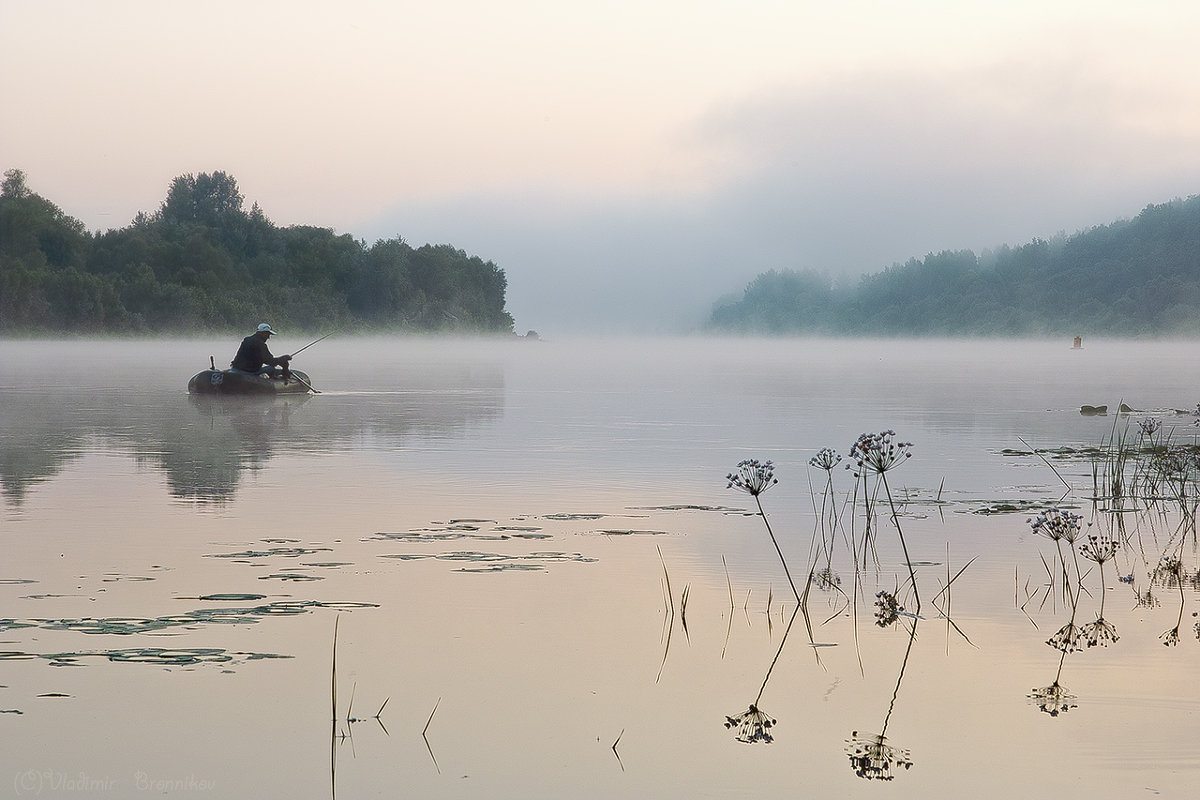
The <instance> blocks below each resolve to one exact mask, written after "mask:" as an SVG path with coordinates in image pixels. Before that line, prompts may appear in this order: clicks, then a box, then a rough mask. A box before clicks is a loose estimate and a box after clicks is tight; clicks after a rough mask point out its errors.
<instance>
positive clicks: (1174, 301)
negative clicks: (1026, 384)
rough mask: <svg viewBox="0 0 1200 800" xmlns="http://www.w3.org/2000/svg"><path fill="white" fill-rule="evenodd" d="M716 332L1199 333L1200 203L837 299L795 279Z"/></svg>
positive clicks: (880, 279)
mask: <svg viewBox="0 0 1200 800" xmlns="http://www.w3.org/2000/svg"><path fill="white" fill-rule="evenodd" d="M709 326H710V328H711V329H714V330H724V331H740V332H747V333H806V334H850V335H858V334H861V335H886V334H904V335H920V336H926V335H929V336H933V335H1055V336H1058V335H1076V334H1078V335H1087V334H1106V335H1118V336H1141V335H1159V334H1197V333H1200V197H1192V198H1189V199H1187V200H1176V201H1174V202H1170V203H1165V204H1163V205H1152V206H1148V207H1147V208H1146V209H1145V210H1143V211H1142V213H1141V214H1139V215H1138V216H1137V217H1136V218H1134V219H1132V220H1124V221H1120V222H1114V223H1112V224H1111V225H1104V226H1100V227H1096V228H1092V229H1091V230H1088V231H1083V232H1080V233H1077V234H1075V235H1074V236H1070V237H1066V236H1060V237H1056V238H1055V239H1054V240H1053V241H1043V240H1040V239H1039V240H1035V241H1033V242H1030V243H1029V244H1026V245H1022V246H1020V247H1015V248H1013V247H1008V246H1004V247H1001V248H999V249H997V250H995V251H993V252H985V253H984V254H983V255H982V256H977V255H976V254H975V253H973V252H971V251H969V250H963V251H956V252H949V251H947V252H941V253H931V254H929V255H927V256H925V258H924V259H921V260H917V259H910V260H909V261H908V262H906V263H904V264H895V265H893V266H891V267H889V268H887V269H885V270H883V271H882V272H879V273H876V274H873V275H867V276H865V277H863V278H862V279H861V280H860V281H859V283H858V285H857V286H856V287H855V288H853V289H848V290H845V291H841V292H838V291H833V290H831V289H830V284H829V281H828V279H825V278H821V277H820V276H818V275H816V274H815V273H812V272H806V273H799V272H793V271H790V270H784V271H782V272H776V271H774V270H772V271H771V272H767V273H764V274H762V275H759V276H758V277H757V278H755V279H754V280H753V281H751V282H750V284H749V285H748V286H747V287H746V290H745V293H744V295H743V297H742V298H741V299H740V300H737V301H736V302H731V303H726V304H724V305H721V306H719V307H717V308H715V309H714V310H713V313H712V317H711V319H710V323H709Z"/></svg>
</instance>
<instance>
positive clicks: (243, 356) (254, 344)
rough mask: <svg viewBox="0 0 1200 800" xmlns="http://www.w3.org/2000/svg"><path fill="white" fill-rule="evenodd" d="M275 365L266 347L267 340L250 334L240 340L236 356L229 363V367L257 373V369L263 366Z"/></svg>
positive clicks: (274, 360)
mask: <svg viewBox="0 0 1200 800" xmlns="http://www.w3.org/2000/svg"><path fill="white" fill-rule="evenodd" d="M276 363H278V362H277V360H276V358H275V356H273V355H271V349H270V348H269V347H267V340H266V339H264V338H262V337H261V336H259V335H258V334H257V333H252V334H250V335H249V336H247V337H246V338H245V339H242V344H241V346H240V347H239V348H238V351H237V355H236V356H234V357H233V361H231V362H229V366H231V367H233V368H234V369H240V370H242V371H243V372H258V368H259V367H261V366H262V365H263V364H270V365H272V366H274V365H275V364H276Z"/></svg>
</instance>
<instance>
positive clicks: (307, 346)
mask: <svg viewBox="0 0 1200 800" xmlns="http://www.w3.org/2000/svg"><path fill="white" fill-rule="evenodd" d="M330 336H333V334H332V333H327V334H325V335H324V336H322V337H321V338H320V339H313V340H312V341H311V342H309V343H308V344H306V345H304V347H301V348H300V350H297V351H296V352H295V353H292V358H295V357H296V353H299V352H301V351H302V350H307V349H308V348H310V347H312V346H313V345H314V344H316V343H317V342H320V341H323V340H325V339H328V338H329V337H330Z"/></svg>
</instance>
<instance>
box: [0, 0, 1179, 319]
mask: <svg viewBox="0 0 1200 800" xmlns="http://www.w3.org/2000/svg"><path fill="white" fill-rule="evenodd" d="M1197 26H1200V5H1197V4H1195V3H1194V2H1183V0H1147V2H1144V3H1138V4H1133V3H1128V2H1116V1H1115V0H1061V2H1054V3H1046V2H1045V1H1044V0H1009V2H1006V3H963V2H961V0H914V1H913V2H910V3H881V2H876V1H875V0H845V2H840V3H829V2H827V1H826V0H821V1H818V0H811V1H810V0H788V1H787V2H784V1H783V0H660V1H658V2H654V3H646V2H643V1H641V0H605V2H586V0H584V1H583V2H578V3H562V2H553V1H552V0H511V2H506V3H498V2H493V0H444V2H440V3H427V2H407V1H406V0H345V1H344V2H342V3H338V4H334V5H331V4H328V3H317V2H314V1H313V0H290V2H285V1H284V0H261V2H254V3H246V2H244V1H243V0H209V2H207V3H205V4H203V5H202V6H201V5H196V4H192V3H182V2H180V3H162V2H159V1H158V0H109V1H108V2H105V3H95V2H88V1H87V0H42V2H38V3H16V2H3V0H0V102H2V105H0V112H2V113H3V114H4V117H3V124H0V159H3V163H0V169H7V168H10V167H17V168H20V169H24V170H25V171H26V172H27V173H28V176H29V182H30V185H31V186H32V187H33V188H34V189H35V190H36V191H38V192H40V193H42V194H44V195H46V196H47V197H50V198H51V199H52V200H54V201H55V202H58V203H60V204H61V205H62V206H63V208H64V210H66V211H67V212H68V213H70V214H73V215H75V216H78V217H79V218H81V219H83V220H84V222H85V223H86V224H87V225H88V226H89V227H91V228H103V227H115V226H120V225H125V224H127V223H128V221H129V220H130V219H132V218H133V216H134V214H136V213H137V212H138V211H153V210H154V209H155V208H157V206H158V204H159V203H160V202H161V200H162V199H163V197H164V195H165V192H166V189H167V187H168V185H169V184H170V181H171V179H172V178H174V177H176V176H178V175H181V174H184V173H188V172H200V171H213V170H224V171H226V172H228V173H230V174H232V175H234V176H235V177H236V178H237V179H238V182H239V184H240V186H241V188H242V191H243V192H244V194H245V195H246V197H247V200H248V202H258V203H259V204H260V205H261V206H262V208H263V210H264V211H265V213H266V214H267V215H268V216H270V217H271V218H272V219H274V220H276V221H277V222H279V223H280V224H284V225H290V224H316V225H325V226H331V227H335V228H337V229H338V230H340V231H343V232H348V233H351V234H354V235H355V236H361V237H363V238H366V239H368V240H373V239H375V238H380V237H389V236H393V235H397V234H399V235H403V236H404V237H406V238H407V239H408V240H409V241H410V242H412V243H414V244H421V243H423V242H426V241H432V242H438V243H445V242H449V243H453V244H455V245H457V246H459V247H462V248H463V249H466V250H468V251H470V252H472V253H476V254H478V255H480V256H482V257H484V258H487V259H492V260H494V261H495V262H496V263H497V264H499V265H500V266H501V267H503V268H504V269H505V270H506V272H507V273H508V276H509V279H510V290H509V300H510V308H511V310H512V311H513V313H514V314H515V315H516V317H517V323H518V326H520V327H522V328H537V329H539V330H543V331H544V332H545V333H547V334H548V335H553V334H554V333H555V332H556V331H562V332H567V331H583V330H597V329H629V328H636V329H639V330H663V329H675V328H678V327H681V326H687V325H690V324H695V323H696V322H698V321H700V320H702V319H703V318H704V316H705V315H706V312H707V310H708V307H709V305H710V304H711V302H712V301H713V300H714V299H716V298H717V297H719V296H720V295H723V294H726V293H729V292H735V293H736V292H740V290H741V289H742V287H744V285H745V283H746V282H747V281H748V280H749V279H751V278H752V277H753V276H754V275H756V274H758V273H760V272H762V271H764V270H767V269H772V268H775V269H779V268H787V267H793V268H809V269H817V270H823V271H828V272H829V273H831V274H837V275H857V274H860V273H862V272H873V271H876V270H878V269H881V268H882V267H884V266H887V265H888V264H891V263H892V262H895V261H903V260H905V259H907V258H909V257H911V256H917V257H920V256H922V255H924V254H925V253H926V252H929V251H931V250H940V249H943V248H972V249H976V250H979V249H983V248H986V247H990V246H994V245H997V244H1000V243H1005V242H1007V243H1020V242H1023V241H1027V240H1028V239H1030V238H1032V237H1035V236H1051V235H1053V234H1055V233H1057V232H1059V231H1067V232H1072V231H1074V230H1076V229H1079V228H1082V227H1086V226H1089V225H1093V224H1100V223H1104V222H1107V221H1110V220H1112V219H1114V218H1117V217H1122V216H1130V215H1133V214H1136V213H1137V211H1138V210H1139V209H1140V208H1141V207H1143V206H1144V205H1145V204H1147V203H1152V202H1162V201H1166V200H1169V199H1171V198H1172V197H1175V196H1186V195H1190V194H1193V193H1194V192H1196V191H1197V187H1198V186H1200V157H1198V156H1197V153H1200V151H1197V150H1196V148H1195V147H1194V145H1193V143H1194V142H1195V141H1197V140H1200V106H1197V105H1196V104H1195V102H1194V98H1195V97H1196V96H1197V93H1198V91H1200V56H1197V55H1196V53H1197V50H1196V48H1195V45H1194V42H1193V38H1194V34H1193V32H1194V31H1195V30H1196V29H1197Z"/></svg>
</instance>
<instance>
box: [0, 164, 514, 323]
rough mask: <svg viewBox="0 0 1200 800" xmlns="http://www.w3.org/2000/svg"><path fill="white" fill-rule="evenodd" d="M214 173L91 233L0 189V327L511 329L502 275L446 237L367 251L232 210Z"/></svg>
mask: <svg viewBox="0 0 1200 800" xmlns="http://www.w3.org/2000/svg"><path fill="white" fill-rule="evenodd" d="M243 203H244V198H243V197H242V194H241V192H240V191H239V190H238V186H237V181H235V180H234V179H233V177H232V176H229V175H226V174H225V173H223V172H214V173H211V174H208V173H202V174H200V175H184V176H181V177H178V178H176V179H175V180H174V181H172V182H171V186H170V188H169V189H168V191H167V197H166V199H165V200H164V201H163V203H162V206H161V207H160V208H159V209H158V211H156V212H155V213H153V214H139V215H138V216H137V218H135V219H134V220H133V222H132V223H131V224H130V225H129V226H128V227H125V228H121V229H119V230H109V231H106V232H103V233H96V234H91V233H89V232H88V231H87V230H86V228H85V227H84V225H83V223H81V222H79V221H78V220H75V219H72V218H71V217H69V216H67V215H66V214H64V213H63V212H62V210H61V209H59V208H58V207H57V206H56V205H54V204H53V203H51V202H50V201H48V200H46V199H45V198H43V197H40V196H39V195H37V194H35V193H34V192H32V191H30V189H29V188H28V186H27V185H26V181H25V175H24V173H22V172H21V171H20V170H9V171H8V172H6V173H5V175H4V182H3V184H2V185H0V333H16V332H20V333H49V332H56V333H57V332H78V333H95V332H155V331H171V332H175V333H179V332H188V331H192V332H195V331H202V330H220V331H225V330H241V329H243V328H245V327H246V325H247V324H248V323H249V322H255V321H257V320H261V319H269V320H271V322H272V324H273V325H277V326H279V325H282V326H286V327H288V328H290V329H297V328H299V329H308V330H317V329H321V330H327V329H329V328H331V327H338V328H355V329H362V328H368V329H369V328H376V329H386V330H408V331H455V332H502V333H511V332H512V330H513V320H512V317H511V316H510V315H509V314H508V312H507V311H505V307H504V305H505V292H506V290H507V279H506V278H505V275H504V272H503V270H501V269H499V268H498V267H497V266H496V265H495V264H493V263H492V262H490V261H483V260H481V259H480V258H478V257H475V256H468V255H467V254H466V253H464V252H463V251H462V250H458V249H455V248H454V247H451V246H449V245H437V246H431V245H425V246H423V247H420V248H416V249H414V248H412V247H410V246H409V245H408V244H407V243H406V242H405V241H404V240H403V239H401V238H399V237H397V238H394V239H388V240H383V241H379V242H376V243H375V244H374V245H373V246H369V247H368V246H367V245H366V244H365V243H364V242H361V241H356V240H355V239H354V238H353V237H351V236H349V235H346V234H342V235H338V234H335V233H334V232H333V231H332V230H329V229H327V228H316V227H306V226H294V227H287V228H280V227H278V226H276V225H275V224H273V223H272V222H271V221H270V220H269V219H267V217H266V215H265V214H264V213H263V212H262V209H260V208H259V207H258V206H257V205H254V206H253V207H252V208H251V209H250V211H246V210H245V209H244V208H243Z"/></svg>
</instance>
